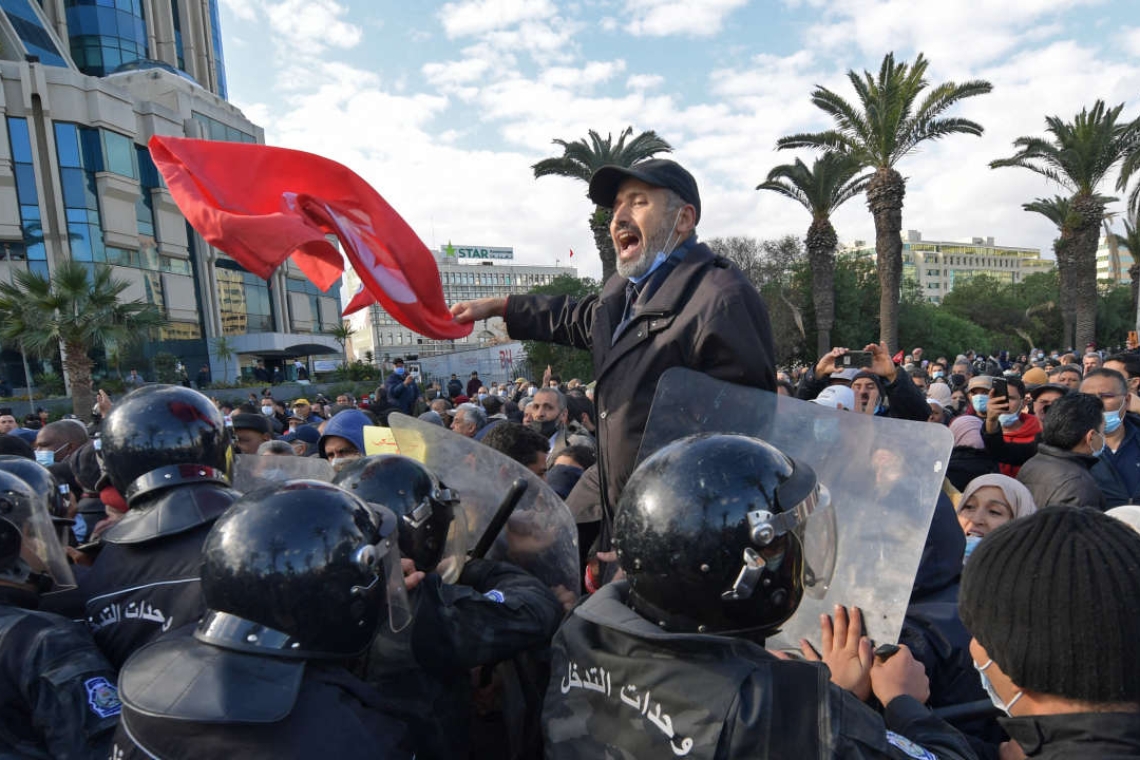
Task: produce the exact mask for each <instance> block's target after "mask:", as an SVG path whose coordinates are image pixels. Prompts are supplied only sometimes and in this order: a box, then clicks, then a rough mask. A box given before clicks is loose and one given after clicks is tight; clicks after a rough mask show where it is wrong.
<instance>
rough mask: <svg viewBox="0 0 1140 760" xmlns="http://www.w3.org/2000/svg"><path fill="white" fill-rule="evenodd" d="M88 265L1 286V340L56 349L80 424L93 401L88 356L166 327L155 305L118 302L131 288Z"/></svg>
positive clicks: (18, 276) (22, 274)
mask: <svg viewBox="0 0 1140 760" xmlns="http://www.w3.org/2000/svg"><path fill="white" fill-rule="evenodd" d="M90 266H91V265H89V264H83V263H80V262H76V261H65V262H63V263H61V264H59V265H57V266H56V267H55V273H54V274H53V275H52V276H51V277H50V278H49V277H44V276H42V275H39V274H36V273H34V272H29V271H17V272H15V273H14V275H13V282H10V283H8V282H6V283H0V338H3V339H5V340H13V341H19V342H20V343H21V345H22V346H24V347H26V348H27V350H29V351H32V352H33V353H37V354H40V355H46V354H48V353H50V352H52V351H53V350H56V349H57V348H58V350H59V351H60V353H61V354H62V357H61V358H62V361H63V368H64V370H65V372H66V373H67V376H68V379H69V381H70V383H71V399H72V409H73V411H74V412H75V414H76V415H77V416H78V417H80V418H81V419H84V420H90V419H91V404H92V400H93V398H94V394H93V393H92V388H91V368H92V366H93V365H94V362H93V361H92V360H91V358H90V357H89V356H88V355H87V353H88V351H90V350H91V349H92V348H93V347H95V346H99V345H104V346H105V345H107V344H108V343H112V342H113V343H115V344H117V345H123V344H128V343H130V342H132V341H134V340H137V339H138V338H139V337H141V336H142V335H143V334H145V333H146V332H148V331H149V330H150V328H152V327H161V326H162V325H165V324H166V318H165V317H164V316H163V315H162V313H161V312H160V311H159V309H158V307H156V306H155V305H154V304H149V303H145V302H143V301H120V300H119V296H120V295H121V294H122V293H123V291H125V290H126V289H127V288H128V287H130V283H128V282H127V281H126V280H118V279H115V277H114V274H113V272H112V270H111V267H109V266H106V265H95V266H94V268H93V269H90V270H89V269H88V267H90Z"/></svg>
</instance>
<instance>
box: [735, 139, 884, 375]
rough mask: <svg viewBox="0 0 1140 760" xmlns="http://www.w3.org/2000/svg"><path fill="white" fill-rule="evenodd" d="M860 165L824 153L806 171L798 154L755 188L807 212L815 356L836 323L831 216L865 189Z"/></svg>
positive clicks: (827, 345) (826, 348) (868, 176)
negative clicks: (777, 195) (777, 196)
mask: <svg viewBox="0 0 1140 760" xmlns="http://www.w3.org/2000/svg"><path fill="white" fill-rule="evenodd" d="M862 169H863V164H862V163H861V162H860V161H859V160H858V159H856V158H855V157H854V156H851V155H848V154H844V153H832V152H827V153H824V154H823V156H822V157H821V158H818V159H816V161H815V162H814V163H813V164H812V166H811V168H810V169H809V168H808V167H807V165H806V164H805V163H804V162H803V161H801V160H800V159H798V158H797V159H796V162H795V163H794V164H781V165H780V166H776V167H774V168H773V169H772V171H770V172H768V178H767V179H766V180H765V181H764V182H762V183H760V184H759V185H757V186H756V189H757V190H771V191H773V192H776V193H779V194H780V195H784V196H786V197H788V198H791V199H792V200H794V201H796V202H798V203H799V204H800V205H802V206H803V207H804V208H806V209H807V210H808V212H809V213H810V214H811V226H810V227H808V231H807V236H806V237H805V238H804V244H805V246H806V247H807V254H808V262H809V264H810V265H811V300H812V303H813V304H814V305H815V327H816V349H817V354H816V355H817V356H823V355H824V354H825V353H827V352H828V351H830V350H831V328H832V326H833V325H834V323H835V248H836V246H837V245H838V244H839V238H838V237H837V236H836V234H835V227H834V226H832V224H831V215H832V214H833V213H834V212H835V210H836V209H838V208H839V207H840V206H842V205H843V204H844V203H846V202H847V201H849V200H851V198H853V197H855V196H856V195H858V194H859V193H861V192H863V191H864V190H865V189H866V188H867V183H868V182H869V181H870V180H871V174H870V173H866V174H859V172H860V171H861V170H862ZM856 175H858V176H856Z"/></svg>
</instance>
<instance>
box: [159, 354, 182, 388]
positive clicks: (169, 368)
mask: <svg viewBox="0 0 1140 760" xmlns="http://www.w3.org/2000/svg"><path fill="white" fill-rule="evenodd" d="M152 361H153V362H154V376H155V379H157V380H158V382H160V383H179V382H181V381H182V378H181V377H179V376H178V357H177V356H175V355H174V354H172V353H170V352H169V351H159V352H158V353H157V354H155V355H154V359H152Z"/></svg>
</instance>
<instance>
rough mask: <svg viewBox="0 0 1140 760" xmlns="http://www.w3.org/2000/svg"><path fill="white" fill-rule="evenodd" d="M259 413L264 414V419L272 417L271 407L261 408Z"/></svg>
mask: <svg viewBox="0 0 1140 760" xmlns="http://www.w3.org/2000/svg"><path fill="white" fill-rule="evenodd" d="M261 413H262V414H264V415H265V416H266V417H272V416H273V407H271V406H263V407H261Z"/></svg>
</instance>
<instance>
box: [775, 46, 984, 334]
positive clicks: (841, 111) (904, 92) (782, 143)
mask: <svg viewBox="0 0 1140 760" xmlns="http://www.w3.org/2000/svg"><path fill="white" fill-rule="evenodd" d="M928 65H929V64H928V62H927V60H926V58H924V57H923V56H922V54H921V53H919V55H918V58H916V59H915V61H914V64H907V63H905V62H900V63H895V54H894V53H888V54H887V56H886V57H885V58H883V64H882V66H881V67H880V68H879V75H878V77H875V76H873V75H872V74H871V72H869V71H864V72H863V76H862V77H860V76H859V75H858V74H856V73H855V72H854V71H848V72H847V78H848V79H849V80H850V81H851V84H852V86H853V87H854V88H855V94H856V95H857V96H858V101H857V102H856V103H855V104H852V103H849V102H847V101H846V100H844V99H843V98H842V97H841V96H839V95H838V94H837V93H835V92H832V91H831V90H829V89H827V88H826V87H816V89H815V92H813V93H812V96H811V99H812V103H814V104H815V105H816V107H818V108H819V109H821V110H822V111H824V112H825V113H826V114H828V115H829V116H830V117H831V118H832V119H833V120H834V121H835V128H834V129H830V130H828V131H826V132H816V133H805V134H797V135H789V136H788V137H783V138H780V140H779V141H777V143H776V145H777V147H778V148H780V149H781V150H783V149H787V148H821V149H824V150H833V151H836V152H839V153H844V154H847V155H850V156H853V157H855V158H856V159H857V160H858V161H859V164H860V165H861V166H865V167H867V168H869V169H874V171H875V174H874V176H873V177H872V178H871V180H870V181H869V182H868V183H867V207H868V208H869V209H870V210H871V215H872V216H873V217H874V219H875V259H876V262H877V265H878V272H879V340H880V341H884V342H886V344H887V345H888V346H891V347H892V349H897V348H898V342H899V341H898V337H899V322H898V315H899V297H900V296H901V293H902V291H901V288H902V234H901V233H902V208H903V198H904V196H905V195H906V180H905V179H903V176H902V175H901V174H899V173H898V171H896V170H895V165H896V164H897V163H898V162H899V161H900V160H901V159H902V158H903V157H905V156H907V155H909V154H910V153H911V152H912V151H914V150H915V148H917V147H918V145H919V144H921V143H923V142H926V141H927V140H937V139H939V138H942V137H946V136H947V135H952V134H968V135H981V134H982V125H981V124H978V123H977V122H973V121H970V120H968V119H956V118H943V117H942V114H943V113H944V112H945V111H946V110H947V109H948V108H950V107H951V106H953V105H954V104H956V103H957V102H958V101H960V100H963V99H964V98H969V97H973V96H974V95H983V94H985V93H987V92H989V91H990V90H992V89H993V85H991V84H990V83H989V82H986V81H984V80H980V79H979V80H974V81H970V82H963V83H962V84H957V83H955V82H943V83H942V84H939V85H937V86H935V87H933V88H932V89H930V90H929V91H928V92H927V93H926V96H925V97H924V98H923V99H922V102H921V103H919V102H918V97H919V95H921V94H922V93H923V91H924V90H926V89H927V87H928V86H929V83H928V82H927V81H926V78H925V77H926V69H927V67H928ZM916 106H917V107H916Z"/></svg>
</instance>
